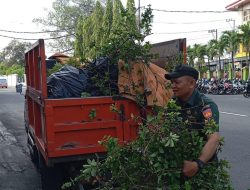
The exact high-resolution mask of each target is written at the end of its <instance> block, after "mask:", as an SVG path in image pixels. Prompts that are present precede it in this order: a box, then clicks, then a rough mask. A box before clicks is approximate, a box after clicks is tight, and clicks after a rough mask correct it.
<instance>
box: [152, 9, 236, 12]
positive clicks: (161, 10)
mask: <svg viewBox="0 0 250 190" xmlns="http://www.w3.org/2000/svg"><path fill="white" fill-rule="evenodd" d="M152 10H153V11H159V12H166V13H230V12H239V10H237V11H227V10H226V11H207V10H206V11H183V10H163V9H152Z"/></svg>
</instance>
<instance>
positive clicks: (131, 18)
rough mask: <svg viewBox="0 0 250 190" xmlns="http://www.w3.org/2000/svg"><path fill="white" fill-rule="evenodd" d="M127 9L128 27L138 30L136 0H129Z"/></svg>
mask: <svg viewBox="0 0 250 190" xmlns="http://www.w3.org/2000/svg"><path fill="white" fill-rule="evenodd" d="M126 8H127V11H128V17H127V18H126V20H127V24H128V27H129V28H130V29H131V30H138V27H137V24H136V8H135V1H134V0H127V7H126Z"/></svg>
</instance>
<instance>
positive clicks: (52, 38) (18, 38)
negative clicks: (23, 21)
mask: <svg viewBox="0 0 250 190" xmlns="http://www.w3.org/2000/svg"><path fill="white" fill-rule="evenodd" d="M69 36H73V34H69V35H64V36H57V37H51V38H43V39H44V40H55V39H60V38H65V37H69ZM0 37H4V38H10V39H16V40H38V39H40V38H20V37H13V36H6V35H1V34H0Z"/></svg>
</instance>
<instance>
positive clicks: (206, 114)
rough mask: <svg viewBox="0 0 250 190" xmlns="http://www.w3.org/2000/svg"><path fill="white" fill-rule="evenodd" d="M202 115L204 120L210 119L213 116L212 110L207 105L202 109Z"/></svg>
mask: <svg viewBox="0 0 250 190" xmlns="http://www.w3.org/2000/svg"><path fill="white" fill-rule="evenodd" d="M201 111H202V114H203V116H204V117H205V119H210V118H212V116H213V113H212V110H211V108H210V106H209V105H206V106H204V107H203V108H202V110H201Z"/></svg>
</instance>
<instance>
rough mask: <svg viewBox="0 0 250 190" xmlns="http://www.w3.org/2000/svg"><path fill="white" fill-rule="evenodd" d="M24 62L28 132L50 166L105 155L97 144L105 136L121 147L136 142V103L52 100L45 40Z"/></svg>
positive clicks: (28, 53) (69, 99)
mask: <svg viewBox="0 0 250 190" xmlns="http://www.w3.org/2000/svg"><path fill="white" fill-rule="evenodd" d="M25 60H26V65H25V70H26V75H27V90H26V95H25V98H26V104H27V105H26V112H27V114H26V116H27V118H26V119H25V120H26V127H27V132H28V135H29V136H30V141H32V142H33V144H34V146H36V147H37V149H38V151H39V152H40V153H41V155H42V156H43V158H44V160H45V162H46V163H47V164H48V165H49V163H53V162H58V161H59V160H63V161H65V160H67V159H69V160H72V159H73V160H74V159H77V160H78V159H81V158H84V156H87V155H91V154H96V153H102V152H105V150H104V148H103V147H102V146H101V145H100V144H99V143H98V142H99V141H101V140H102V139H103V137H105V136H112V137H116V138H118V140H119V142H120V143H126V142H128V141H131V140H133V139H135V138H136V136H137V130H138V123H137V122H135V121H134V120H133V119H131V115H135V116H137V115H139V114H140V110H139V107H138V106H137V105H136V103H135V102H133V101H131V100H128V99H113V98H112V97H108V96H107V97H88V98H64V99H49V98H48V96H47V85H46V81H47V80H46V65H45V64H46V62H45V51H44V41H43V40H39V41H38V42H37V43H36V44H35V45H34V46H33V47H32V48H31V49H30V50H28V51H27V52H26V54H25ZM111 106H115V107H116V108H117V110H118V112H113V111H111V109H110V108H111Z"/></svg>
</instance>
